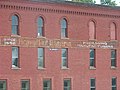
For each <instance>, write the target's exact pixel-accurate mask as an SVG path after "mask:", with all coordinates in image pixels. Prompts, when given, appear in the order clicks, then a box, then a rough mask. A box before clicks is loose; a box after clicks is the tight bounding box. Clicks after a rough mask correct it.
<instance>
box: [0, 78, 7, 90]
mask: <svg viewBox="0 0 120 90" xmlns="http://www.w3.org/2000/svg"><path fill="white" fill-rule="evenodd" d="M0 90H7V88H6V80H0Z"/></svg>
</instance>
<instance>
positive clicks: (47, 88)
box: [43, 80, 51, 90]
mask: <svg viewBox="0 0 120 90" xmlns="http://www.w3.org/2000/svg"><path fill="white" fill-rule="evenodd" d="M43 90H51V80H44V81H43Z"/></svg>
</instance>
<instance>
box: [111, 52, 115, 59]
mask: <svg viewBox="0 0 120 90" xmlns="http://www.w3.org/2000/svg"><path fill="white" fill-rule="evenodd" d="M111 58H116V50H111Z"/></svg>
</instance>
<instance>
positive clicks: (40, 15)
mask: <svg viewBox="0 0 120 90" xmlns="http://www.w3.org/2000/svg"><path fill="white" fill-rule="evenodd" d="M39 17H42V19H43V21H44V24H45V23H46V18H45V16H44V15H42V14H39V15H37V16H36V17H35V23H37V19H38V18H39Z"/></svg>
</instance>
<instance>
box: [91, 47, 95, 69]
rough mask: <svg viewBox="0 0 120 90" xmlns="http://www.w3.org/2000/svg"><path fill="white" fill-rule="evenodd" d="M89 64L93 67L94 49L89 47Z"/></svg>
mask: <svg viewBox="0 0 120 90" xmlns="http://www.w3.org/2000/svg"><path fill="white" fill-rule="evenodd" d="M90 66H91V67H95V49H90Z"/></svg>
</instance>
